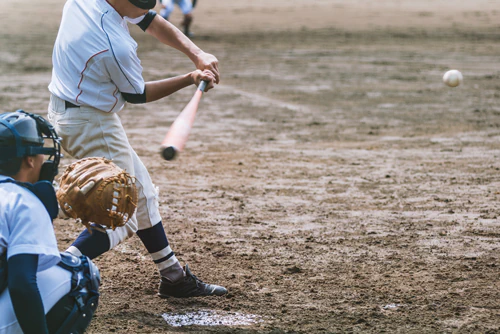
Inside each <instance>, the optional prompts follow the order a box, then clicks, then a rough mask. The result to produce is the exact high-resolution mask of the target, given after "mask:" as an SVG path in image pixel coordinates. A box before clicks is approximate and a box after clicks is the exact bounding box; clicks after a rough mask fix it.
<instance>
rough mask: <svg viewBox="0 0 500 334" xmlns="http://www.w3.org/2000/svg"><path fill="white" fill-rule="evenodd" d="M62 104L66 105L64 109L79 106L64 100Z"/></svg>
mask: <svg viewBox="0 0 500 334" xmlns="http://www.w3.org/2000/svg"><path fill="white" fill-rule="evenodd" d="M64 106H65V107H66V109H68V108H80V106H77V105H76V104H73V103H71V102H69V101H64Z"/></svg>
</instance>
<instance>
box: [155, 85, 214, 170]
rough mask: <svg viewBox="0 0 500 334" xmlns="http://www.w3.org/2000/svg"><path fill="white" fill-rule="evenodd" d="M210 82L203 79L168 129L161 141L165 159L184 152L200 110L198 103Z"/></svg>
mask: <svg viewBox="0 0 500 334" xmlns="http://www.w3.org/2000/svg"><path fill="white" fill-rule="evenodd" d="M207 84H208V82H207V81H202V82H201V83H200V84H199V85H198V88H197V89H196V92H195V93H194V95H193V97H192V98H191V101H189V103H188V104H187V105H186V106H185V107H184V109H183V110H182V111H181V113H180V114H179V116H177V118H176V119H175V121H174V122H173V123H172V125H171V126H170V129H168V132H167V134H166V135H165V139H163V142H162V143H161V156H162V157H163V159H165V160H172V159H174V158H175V156H176V155H177V154H178V153H179V152H182V150H183V149H184V146H185V145H186V142H187V140H188V137H189V133H190V132H191V128H192V127H193V123H194V118H195V117H196V112H197V111H198V105H199V104H200V100H201V96H202V94H203V92H204V91H205V88H206V87H207Z"/></svg>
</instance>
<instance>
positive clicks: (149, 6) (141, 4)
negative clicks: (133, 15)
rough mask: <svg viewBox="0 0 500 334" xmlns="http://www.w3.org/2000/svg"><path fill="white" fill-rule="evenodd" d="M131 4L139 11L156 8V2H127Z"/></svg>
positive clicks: (148, 0) (153, 0)
mask: <svg viewBox="0 0 500 334" xmlns="http://www.w3.org/2000/svg"><path fill="white" fill-rule="evenodd" d="M128 1H130V3H131V4H133V5H134V6H136V7H139V8H141V9H153V8H155V6H156V0H128Z"/></svg>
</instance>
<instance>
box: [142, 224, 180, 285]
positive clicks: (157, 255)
mask: <svg viewBox="0 0 500 334" xmlns="http://www.w3.org/2000/svg"><path fill="white" fill-rule="evenodd" d="M136 234H137V236H138V237H139V238H140V239H141V241H142V243H143V244H144V246H145V247H146V249H147V250H148V252H149V254H150V255H151V257H152V258H153V262H154V263H155V264H156V266H157V267H158V271H159V272H160V275H161V276H163V277H166V278H168V279H169V280H170V281H171V282H176V281H178V280H180V279H182V277H184V269H182V266H181V264H180V263H179V261H178V260H177V258H176V257H175V253H174V252H173V251H172V249H171V248H170V246H169V244H168V239H167V236H166V234H165V230H164V229H163V225H162V223H161V221H160V222H159V223H158V224H156V225H155V226H153V227H150V228H147V229H145V230H139V231H137V233H136Z"/></svg>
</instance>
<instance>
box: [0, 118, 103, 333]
mask: <svg viewBox="0 0 500 334" xmlns="http://www.w3.org/2000/svg"><path fill="white" fill-rule="evenodd" d="M45 139H48V142H49V143H51V144H52V147H44V142H45ZM59 154H60V146H59V138H58V137H57V135H56V133H55V131H54V130H53V127H52V126H51V125H50V123H48V122H47V121H45V120H44V119H43V118H42V117H40V116H37V115H33V114H27V113H25V112H23V111H17V112H12V113H3V114H0V310H1V311H0V333H49V332H56V331H58V330H60V331H61V332H63V333H72V332H75V333H76V332H78V333H82V332H83V330H84V329H85V328H86V327H87V326H88V324H89V323H90V320H91V319H92V316H93V313H94V311H95V310H96V308H97V301H98V292H97V290H98V286H99V275H98V271H97V268H96V267H95V266H94V265H93V264H92V262H91V261H87V260H88V259H87V258H85V259H80V258H77V257H73V256H70V255H69V254H60V253H59V249H58V247H57V242H56V237H55V234H54V229H53V227H52V219H53V218H54V217H55V216H57V212H58V206H57V199H56V198H55V192H54V188H53V187H52V180H53V179H54V176H55V175H56V174H57V166H58V164H59ZM44 155H50V156H51V158H49V160H47V161H44V160H45V158H44ZM82 260H83V262H82ZM67 264H69V266H68V265H67ZM84 265H86V268H84ZM91 277H92V278H91ZM87 283H88V284H87ZM70 292H71V294H70ZM78 298H79V301H78V303H77V299H78ZM68 311H70V312H68ZM66 320H68V321H67V322H66Z"/></svg>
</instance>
